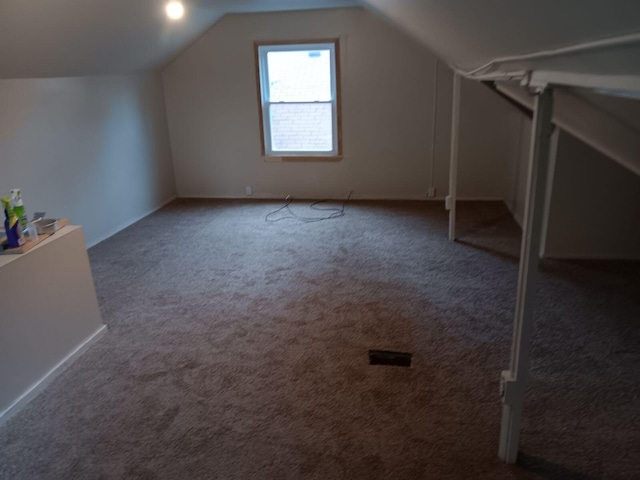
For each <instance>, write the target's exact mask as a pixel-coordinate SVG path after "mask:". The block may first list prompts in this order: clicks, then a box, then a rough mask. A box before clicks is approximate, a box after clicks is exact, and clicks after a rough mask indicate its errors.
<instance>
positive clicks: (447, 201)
mask: <svg viewBox="0 0 640 480" xmlns="http://www.w3.org/2000/svg"><path fill="white" fill-rule="evenodd" d="M444 208H446V209H447V210H451V195H447V196H446V197H444Z"/></svg>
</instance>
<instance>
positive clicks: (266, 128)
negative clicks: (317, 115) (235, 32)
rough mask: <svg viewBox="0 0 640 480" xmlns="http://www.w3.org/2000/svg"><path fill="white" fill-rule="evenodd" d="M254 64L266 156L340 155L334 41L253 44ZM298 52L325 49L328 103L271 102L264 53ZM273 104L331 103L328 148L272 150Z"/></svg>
mask: <svg viewBox="0 0 640 480" xmlns="http://www.w3.org/2000/svg"><path fill="white" fill-rule="evenodd" d="M256 47H257V63H258V79H259V85H258V89H259V93H260V95H259V97H260V102H261V114H262V129H263V132H262V134H263V148H264V152H263V153H264V155H265V156H267V157H338V156H339V155H340V132H339V128H340V119H339V115H340V111H339V89H338V81H339V80H338V71H337V67H336V66H337V56H336V49H337V47H338V42H337V41H331V42H318V43H312V42H308V43H304V42H300V43H291V44H290V43H287V44H268V43H261V44H257V45H256ZM301 50H329V52H330V57H331V61H330V63H329V65H330V74H331V100H329V101H315V102H271V101H270V98H269V96H270V91H269V68H268V65H267V54H268V53H269V52H294V51H301ZM273 104H299V105H307V104H331V123H332V125H331V129H332V142H333V144H332V149H331V150H325V151H289V150H286V151H282V150H273V148H272V144H271V143H272V142H271V116H270V110H271V105H273Z"/></svg>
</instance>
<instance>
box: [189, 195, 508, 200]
mask: <svg viewBox="0 0 640 480" xmlns="http://www.w3.org/2000/svg"><path fill="white" fill-rule="evenodd" d="M286 196H287V195H273V194H254V195H251V196H246V195H206V194H190V195H178V198H184V199H190V198H192V199H201V200H284V199H285V197H286ZM292 196H293V197H294V198H295V199H296V200H336V201H344V200H345V199H346V198H347V196H346V195H343V196H332V195H329V196H317V195H300V196H298V195H292ZM351 199H352V200H384V201H387V200H390V201H416V200H420V201H425V202H444V200H445V198H444V197H434V198H427V196H426V194H423V195H398V196H389V195H360V194H357V193H356V194H353V195H351ZM458 201H461V202H503V201H504V200H503V199H502V198H496V197H458Z"/></svg>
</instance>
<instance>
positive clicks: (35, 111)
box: [0, 73, 175, 245]
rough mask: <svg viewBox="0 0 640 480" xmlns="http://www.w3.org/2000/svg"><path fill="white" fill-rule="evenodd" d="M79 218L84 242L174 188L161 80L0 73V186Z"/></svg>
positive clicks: (149, 207) (42, 207) (139, 213)
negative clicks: (3, 76)
mask: <svg viewBox="0 0 640 480" xmlns="http://www.w3.org/2000/svg"><path fill="white" fill-rule="evenodd" d="M11 188H21V189H22V193H23V198H24V201H25V206H26V209H27V212H28V214H29V216H31V214H32V213H33V212H35V211H46V212H47V215H48V216H49V215H50V216H54V217H70V218H71V221H72V223H74V224H78V225H82V226H83V228H84V231H85V234H86V239H87V244H88V245H93V244H95V243H97V242H99V241H101V240H103V239H104V238H107V237H108V236H110V235H112V234H114V233H116V232H117V231H119V230H121V229H122V228H124V227H126V226H128V225H129V224H131V223H133V222H134V221H136V220H138V219H139V218H141V217H143V216H144V215H146V214H148V213H149V212H151V211H153V210H154V209H156V208H157V207H159V206H160V205H162V204H163V203H165V202H166V201H168V200H169V199H171V198H173V197H174V196H175V184H174V179H173V168H172V164H171V154H170V147H169V139H168V133H167V124H166V115H165V107H164V98H163V94H162V85H161V81H160V78H159V74H157V73H149V74H145V75H134V76H110V77H78V78H55V79H20V80H0V194H2V195H8V194H9V190H10V189H11Z"/></svg>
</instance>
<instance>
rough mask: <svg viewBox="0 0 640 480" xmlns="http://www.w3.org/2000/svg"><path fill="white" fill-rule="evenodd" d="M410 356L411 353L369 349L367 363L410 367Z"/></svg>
mask: <svg viewBox="0 0 640 480" xmlns="http://www.w3.org/2000/svg"><path fill="white" fill-rule="evenodd" d="M411 357H412V354H411V353H404V352H390V351H388V350H369V365H393V366H395V367H410V366H411Z"/></svg>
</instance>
